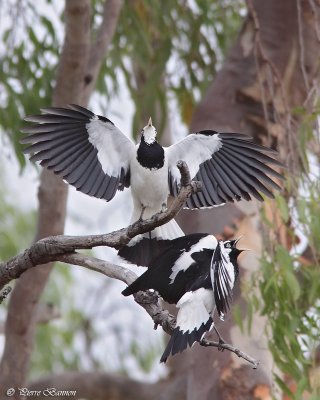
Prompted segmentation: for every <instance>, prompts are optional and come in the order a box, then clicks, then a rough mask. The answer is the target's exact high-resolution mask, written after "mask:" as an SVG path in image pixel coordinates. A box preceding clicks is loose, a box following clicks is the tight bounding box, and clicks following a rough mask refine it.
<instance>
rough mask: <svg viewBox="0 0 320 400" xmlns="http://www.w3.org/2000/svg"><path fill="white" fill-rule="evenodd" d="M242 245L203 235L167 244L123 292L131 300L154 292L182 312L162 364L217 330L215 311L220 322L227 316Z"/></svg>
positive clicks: (192, 235)
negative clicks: (238, 247) (136, 295)
mask: <svg viewBox="0 0 320 400" xmlns="http://www.w3.org/2000/svg"><path fill="white" fill-rule="evenodd" d="M238 241H239V239H236V240H228V241H225V242H223V241H217V239H216V238H215V237H214V236H213V235H208V234H202V233H199V234H191V235H187V236H184V237H179V238H177V239H174V240H171V241H165V242H167V245H168V246H167V249H166V250H164V251H163V252H162V253H161V254H160V255H159V256H158V257H157V258H156V259H154V260H153V261H151V262H150V266H149V268H148V270H147V271H146V272H145V273H143V274H142V275H141V276H140V277H139V278H137V279H136V280H135V281H134V282H133V283H132V284H131V285H129V286H128V287H127V288H126V289H125V290H123V292H122V294H123V295H125V296H129V295H131V294H134V293H136V292H138V291H140V290H147V289H154V290H156V291H157V292H158V293H159V294H160V296H161V297H162V298H163V299H164V300H165V301H167V302H168V303H172V304H176V305H177V307H178V308H179V311H178V315H177V323H176V328H175V329H174V331H173V334H172V336H171V338H170V340H169V343H168V345H167V347H166V349H165V351H164V353H163V355H162V357H161V360H160V361H161V362H165V361H166V360H167V358H168V356H169V355H170V354H172V355H174V354H176V353H179V352H182V351H183V350H185V349H186V348H187V347H188V345H189V346H192V345H193V343H195V342H200V341H201V339H202V338H203V336H204V334H205V333H206V332H207V331H209V330H211V328H212V327H213V326H214V324H213V316H212V313H213V311H214V310H215V309H216V310H217V314H218V316H219V317H220V318H221V319H223V317H224V314H226V313H227V312H228V310H229V308H230V304H231V301H232V290H233V287H234V284H235V282H236V279H237V277H238V273H239V268H238V264H237V258H238V255H239V254H240V253H241V252H242V251H243V250H240V249H237V247H236V244H237V242H238ZM135 246H140V243H137V244H136V245H135ZM219 339H220V336H219Z"/></svg>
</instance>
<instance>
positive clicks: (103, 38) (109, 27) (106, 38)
mask: <svg viewBox="0 0 320 400" xmlns="http://www.w3.org/2000/svg"><path fill="white" fill-rule="evenodd" d="M122 4H123V2H122V0H106V1H105V2H104V4H103V15H102V21H101V24H100V26H99V28H98V30H97V35H96V39H95V41H94V42H93V43H92V44H91V46H90V54H89V59H88V63H87V66H86V73H85V79H84V81H85V87H84V90H83V96H82V97H83V101H84V102H87V100H88V98H89V96H90V94H91V92H92V90H93V87H94V85H95V83H96V80H97V76H98V74H99V71H100V68H101V64H102V61H103V60H104V58H105V56H106V54H107V50H108V48H109V46H110V44H111V42H112V39H113V37H114V32H115V30H116V26H117V22H118V18H119V14H120V10H121V7H122Z"/></svg>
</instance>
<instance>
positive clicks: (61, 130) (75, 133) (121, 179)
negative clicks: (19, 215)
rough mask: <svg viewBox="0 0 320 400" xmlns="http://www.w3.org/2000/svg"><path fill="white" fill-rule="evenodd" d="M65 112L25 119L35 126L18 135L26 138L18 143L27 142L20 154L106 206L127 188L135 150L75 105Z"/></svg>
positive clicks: (111, 128)
mask: <svg viewBox="0 0 320 400" xmlns="http://www.w3.org/2000/svg"><path fill="white" fill-rule="evenodd" d="M69 107H70V108H56V107H50V108H44V109H42V110H41V111H42V114H41V115H31V116H28V117H26V118H25V120H26V121H29V122H35V124H34V125H30V126H28V127H26V128H24V129H23V130H22V132H24V133H27V134H28V136H26V137H24V138H23V139H22V140H21V143H31V145H30V146H28V147H27V148H26V149H24V153H29V154H30V153H31V154H33V155H32V156H31V157H30V160H32V161H40V165H42V166H43V167H46V168H48V169H50V170H52V171H53V172H54V173H55V174H57V175H60V176H61V177H62V178H63V179H64V180H66V181H67V182H68V183H69V184H70V185H73V186H75V187H76V189H77V190H80V191H81V192H83V193H85V194H88V195H90V196H95V197H97V198H99V199H100V198H103V199H105V200H107V201H109V200H111V199H112V198H113V197H114V195H115V193H116V191H117V189H118V190H123V188H124V187H128V186H129V184H130V169H129V160H130V155H131V154H132V152H133V151H134V149H135V146H134V144H133V142H132V141H131V140H130V139H128V138H127V137H126V136H125V135H124V134H123V133H122V132H121V131H120V130H119V129H118V128H117V127H116V126H115V125H114V124H113V123H112V122H111V121H110V120H108V119H107V118H105V117H101V116H98V115H95V114H94V113H92V112H91V111H89V110H87V109H86V108H83V107H80V106H78V105H70V106H69Z"/></svg>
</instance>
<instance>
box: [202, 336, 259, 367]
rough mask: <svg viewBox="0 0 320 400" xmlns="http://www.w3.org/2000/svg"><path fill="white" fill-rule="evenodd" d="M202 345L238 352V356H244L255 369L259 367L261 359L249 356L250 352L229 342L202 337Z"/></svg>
mask: <svg viewBox="0 0 320 400" xmlns="http://www.w3.org/2000/svg"><path fill="white" fill-rule="evenodd" d="M200 345H201V346H204V347H218V348H219V349H222V350H229V351H231V352H232V353H234V354H236V355H237V356H238V357H240V358H243V359H244V360H246V361H248V362H249V363H250V364H252V365H253V369H257V368H258V366H259V364H260V361H259V360H256V359H254V358H252V357H250V356H248V354H246V353H244V352H243V351H241V350H239V349H237V348H236V347H234V346H232V345H231V344H228V343H221V342H212V341H211V340H207V339H202V340H201V342H200Z"/></svg>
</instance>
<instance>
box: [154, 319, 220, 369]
mask: <svg viewBox="0 0 320 400" xmlns="http://www.w3.org/2000/svg"><path fill="white" fill-rule="evenodd" d="M212 326H213V321H212V318H211V317H209V319H208V321H207V322H204V323H202V324H201V325H200V327H198V328H194V329H193V330H192V331H191V332H189V331H187V332H184V331H183V330H181V328H180V327H179V326H177V327H176V328H175V329H174V331H173V333H172V335H171V338H170V340H169V343H168V344H167V347H166V349H165V351H164V352H163V354H162V357H161V359H160V362H164V363H165V362H166V361H167V358H168V357H169V356H170V354H172V355H173V356H174V355H175V354H177V353H181V352H182V351H183V350H185V349H186V348H187V347H188V345H189V346H190V347H191V346H192V345H193V344H194V343H195V342H200V341H201V339H202V338H203V336H204V334H205V333H206V332H208V331H210V329H211V328H212Z"/></svg>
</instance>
